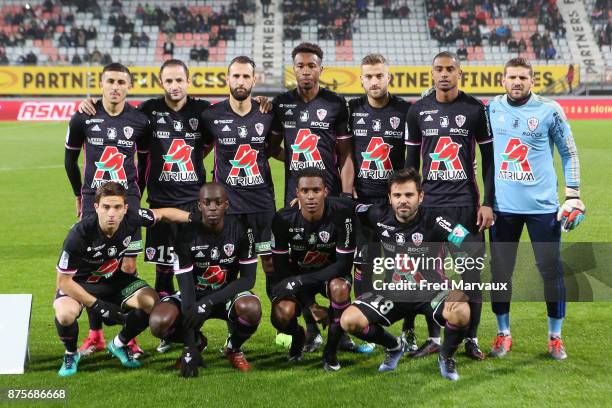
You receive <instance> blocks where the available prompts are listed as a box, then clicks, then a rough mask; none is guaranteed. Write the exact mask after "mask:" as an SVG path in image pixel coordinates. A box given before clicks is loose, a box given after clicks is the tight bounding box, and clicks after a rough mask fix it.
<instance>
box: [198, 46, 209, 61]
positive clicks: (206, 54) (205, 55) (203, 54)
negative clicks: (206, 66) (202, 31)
mask: <svg viewBox="0 0 612 408" xmlns="http://www.w3.org/2000/svg"><path fill="white" fill-rule="evenodd" d="M199 54H200V61H202V62H208V57H209V55H210V53H209V52H208V50H207V49H206V48H204V46H203V45H202V46H201V47H200V51H199Z"/></svg>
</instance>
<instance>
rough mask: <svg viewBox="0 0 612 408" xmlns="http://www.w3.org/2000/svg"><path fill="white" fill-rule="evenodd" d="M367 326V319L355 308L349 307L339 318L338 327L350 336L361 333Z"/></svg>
mask: <svg viewBox="0 0 612 408" xmlns="http://www.w3.org/2000/svg"><path fill="white" fill-rule="evenodd" d="M367 325H368V319H367V318H366V317H365V316H364V314H363V313H362V312H361V310H359V308H357V307H355V306H349V307H348V308H347V309H346V310H345V311H344V313H342V317H340V326H342V329H343V330H344V331H345V332H348V333H351V334H355V333H361V332H362V331H363V330H364V329H365V328H366V327H367Z"/></svg>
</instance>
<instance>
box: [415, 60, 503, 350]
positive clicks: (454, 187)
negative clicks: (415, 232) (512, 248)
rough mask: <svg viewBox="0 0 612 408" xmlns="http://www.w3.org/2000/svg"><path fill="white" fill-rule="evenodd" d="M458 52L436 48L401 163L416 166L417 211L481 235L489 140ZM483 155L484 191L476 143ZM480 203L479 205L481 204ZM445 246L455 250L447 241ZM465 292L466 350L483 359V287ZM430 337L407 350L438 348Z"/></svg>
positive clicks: (489, 213)
mask: <svg viewBox="0 0 612 408" xmlns="http://www.w3.org/2000/svg"><path fill="white" fill-rule="evenodd" d="M461 74H462V72H461V67H460V65H459V60H458V58H457V57H456V56H455V55H454V54H453V53H450V52H441V53H439V54H437V55H436V56H435V57H434V59H433V64H432V78H433V81H434V84H435V90H434V92H432V93H430V94H428V95H426V96H424V97H423V98H422V99H420V100H418V101H416V102H415V103H414V104H413V105H412V106H411V108H410V111H409V113H408V132H409V138H408V142H407V143H408V147H407V154H406V168H410V167H413V168H415V169H420V168H421V158H422V162H423V163H422V165H423V168H422V174H423V191H424V192H425V198H424V201H423V205H422V211H423V213H424V215H425V216H426V217H427V216H428V213H431V214H433V215H435V216H440V215H443V216H447V217H449V218H451V219H453V220H456V221H457V222H460V223H461V224H462V225H464V226H465V227H466V228H467V229H468V230H469V231H470V233H472V234H477V235H479V236H480V237H482V242H483V246H482V250H483V251H484V236H483V231H484V230H485V229H486V228H489V227H490V226H491V224H492V223H493V210H492V205H493V197H494V169H493V145H492V143H491V142H492V140H493V139H492V136H491V132H490V128H489V122H488V118H487V113H486V107H485V106H484V105H483V104H482V103H481V102H480V101H479V100H477V99H476V98H474V97H472V96H469V95H467V94H465V93H464V92H462V91H460V90H459V88H458V82H459V80H460V78H461ZM477 144H478V146H479V148H480V153H481V157H482V165H481V168H482V178H483V184H484V197H483V200H482V203H480V195H479V191H478V186H477V182H476V171H475V162H476V145H477ZM481 204H482V205H481ZM447 249H448V250H449V251H450V252H451V253H452V252H456V250H455V249H453V248H452V247H450V246H447ZM462 279H463V280H464V281H466V282H480V271H478V270H476V269H473V270H471V271H470V272H469V273H465V274H463V276H462ZM467 295H468V296H469V298H470V302H469V304H470V311H471V313H470V316H471V319H472V320H471V323H470V328H469V330H468V334H467V337H466V342H465V351H466V354H467V355H468V356H469V357H470V358H472V359H475V360H482V359H484V354H483V352H482V351H481V350H480V347H479V345H478V339H477V330H478V325H479V324H480V315H481V313H482V293H481V292H480V291H477V290H473V291H469V292H467ZM429 326H430V327H429V329H430V338H429V339H428V340H427V341H426V342H425V343H424V344H423V345H422V346H421V348H419V350H417V351H416V352H414V353H413V354H412V355H413V356H416V357H421V356H425V355H427V354H429V353H433V352H437V351H438V350H439V349H440V346H439V342H440V340H439V334H438V335H436V334H435V333H432V329H435V325H433V326H432V325H431V324H429ZM413 327H414V316H409V317H408V318H407V319H406V321H405V323H404V331H409V330H411V329H413Z"/></svg>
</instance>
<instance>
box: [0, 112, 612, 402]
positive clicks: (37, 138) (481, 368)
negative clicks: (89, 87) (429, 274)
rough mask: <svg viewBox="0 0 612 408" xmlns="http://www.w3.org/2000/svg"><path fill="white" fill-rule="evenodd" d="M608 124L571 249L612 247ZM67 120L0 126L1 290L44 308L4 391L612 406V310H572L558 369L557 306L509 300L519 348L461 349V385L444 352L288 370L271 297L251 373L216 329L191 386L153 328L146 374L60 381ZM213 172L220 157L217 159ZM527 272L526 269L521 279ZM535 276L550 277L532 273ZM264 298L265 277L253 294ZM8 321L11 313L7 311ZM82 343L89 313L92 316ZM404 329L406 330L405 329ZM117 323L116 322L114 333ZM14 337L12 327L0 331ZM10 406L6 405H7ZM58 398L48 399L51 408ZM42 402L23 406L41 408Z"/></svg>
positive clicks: (592, 157) (343, 358)
mask: <svg viewBox="0 0 612 408" xmlns="http://www.w3.org/2000/svg"><path fill="white" fill-rule="evenodd" d="M609 126H610V122H609V121H607V122H606V121H575V122H573V123H572V128H573V130H574V134H575V138H576V143H577V145H578V148H579V151H580V158H581V164H582V165H581V168H582V196H583V198H584V201H585V203H586V205H587V207H588V214H587V218H586V221H585V223H584V224H583V225H582V226H581V227H580V228H579V229H578V230H576V231H574V232H572V233H570V234H564V235H563V239H564V240H569V241H595V242H606V241H609V240H610V235H609V231H610V230H612V221H610V217H609V215H608V214H609V210H606V206H607V205H609V201H608V199H609V198H610V187H609V183H610V180H612V171H611V167H610V158H609V155H610V152H611V149H610V147H609V146H610V142H609V139H608V137H609ZM65 130H66V124H65V123H15V122H9V123H2V124H0V135H1V136H0V141H1V143H2V147H1V151H2V154H1V157H2V161H1V162H0V186H1V189H2V194H1V197H2V198H1V200H0V225H2V233H1V235H0V253H1V254H2V261H3V262H2V267H1V269H0V271H1V272H0V293H32V294H33V295H34V304H33V311H32V322H31V332H30V352H31V361H30V363H29V365H28V367H27V369H26V373H25V374H24V375H10V376H7V375H5V376H0V388H2V389H4V390H6V389H7V388H20V389H65V390H67V393H68V398H67V400H66V401H64V402H62V403H61V405H64V404H66V405H69V406H80V407H88V408H89V407H97V406H105V407H108V406H117V407H136V406H176V407H188V406H194V407H195V406H205V407H211V406H247V405H249V406H265V407H274V406H308V407H318V406H334V407H341V406H355V407H356V406H368V407H371V406H411V407H414V406H462V407H471V406H496V407H501V406H509V407H510V406H512V407H523V406H530V407H542V406H579V405H580V406H592V407H599V406H610V404H611V403H610V401H611V397H612V387H611V386H610V379H609V376H608V375H609V373H610V371H611V368H612V364H611V359H610V357H609V356H608V354H607V352H608V350H610V337H609V333H608V330H609V328H610V324H609V322H610V320H609V318H610V316H611V315H612V304H610V303H603V302H602V303H571V304H569V305H568V307H567V311H568V312H567V314H568V317H567V319H566V324H565V327H564V339H565V343H566V349H567V351H568V354H569V358H568V359H567V360H566V361H564V362H556V361H552V360H550V359H548V358H547V357H546V351H547V348H546V347H547V337H546V335H547V328H546V308H545V306H544V304H543V303H516V304H513V306H512V323H513V325H512V329H513V337H514V341H515V343H514V349H513V351H512V352H511V353H510V355H509V356H508V357H507V358H505V359H503V360H492V359H487V360H485V361H483V362H473V361H470V360H468V359H467V358H466V357H464V356H463V355H462V353H461V351H462V348H461V349H460V353H458V369H459V374H460V376H461V379H460V381H459V382H457V383H450V382H449V381H447V380H444V379H443V378H441V377H440V375H439V372H438V368H437V362H436V359H435V357H429V358H426V359H422V360H418V361H413V360H409V359H407V358H404V359H403V360H402V362H401V364H400V366H399V368H398V369H397V370H396V371H395V372H392V373H386V374H382V375H381V374H380V373H378V372H377V367H378V365H379V363H380V362H381V361H382V358H383V352H382V350H381V348H378V349H377V350H376V351H375V352H374V353H373V354H372V355H370V356H363V355H353V354H347V353H340V355H339V358H340V363H341V364H342V366H343V368H342V370H341V371H340V372H337V373H333V374H329V373H325V372H324V371H323V370H322V364H321V354H320V353H315V354H310V355H307V356H306V357H305V360H304V362H302V363H301V364H297V365H290V364H289V363H287V362H286V361H285V360H286V350H285V349H283V348H281V347H279V346H277V345H275V344H274V335H275V331H274V329H273V328H272V325H271V324H270V320H269V316H270V304H269V302H268V300H267V299H266V298H265V296H262V301H263V307H264V316H263V319H262V324H261V325H260V327H259V329H258V331H257V333H255V335H254V336H253V337H252V338H251V339H250V340H249V341H248V342H247V343H246V344H245V347H244V349H245V352H246V355H247V357H248V359H249V361H250V363H251V365H252V371H251V372H249V373H246V374H241V373H238V372H235V371H234V370H233V369H232V368H231V367H230V366H229V363H228V362H227V361H226V360H224V359H223V358H222V356H221V355H220V353H219V348H220V347H221V346H222V344H223V341H224V339H225V334H226V329H225V323H223V322H219V321H211V322H208V323H206V326H205V332H206V334H207V336H208V338H209V349H208V351H207V352H205V354H204V359H205V360H206V361H207V363H208V368H206V369H203V370H201V372H200V377H199V378H197V379H190V380H184V379H182V378H179V377H178V373H177V371H175V370H174V369H172V366H173V363H174V360H175V359H176V358H177V356H178V355H179V353H180V351H179V350H180V349H179V348H178V347H177V348H175V349H173V350H172V351H170V352H168V353H166V354H163V355H162V354H158V353H157V352H156V351H155V346H156V345H157V344H158V341H157V340H156V339H155V338H153V337H152V336H151V334H150V333H149V332H148V331H147V332H145V333H143V334H142V335H140V336H139V338H138V340H139V342H140V344H141V346H142V347H143V348H144V349H145V352H146V354H145V356H143V357H142V361H143V362H144V367H143V368H141V369H139V370H134V371H130V370H128V369H124V368H123V367H121V366H120V363H119V361H118V360H116V359H111V358H110V356H109V355H108V354H105V353H98V354H96V355H93V356H90V357H85V358H83V359H82V360H81V363H80V364H79V373H78V374H77V375H76V376H74V377H71V378H63V379H62V378H59V377H58V376H57V374H56V372H57V370H58V368H59V366H60V365H61V356H62V353H63V347H62V344H61V343H60V341H59V339H58V338H57V335H56V332H55V327H54V324H53V308H52V306H51V303H52V300H53V296H54V288H55V275H56V272H55V263H56V262H57V258H58V255H59V252H60V249H61V244H62V241H63V239H64V237H65V235H66V233H67V231H68V229H69V227H70V226H71V225H72V223H74V222H75V221H76V218H75V209H74V198H73V196H72V192H71V190H70V187H69V183H68V180H67V178H66V175H65V173H64V168H63V154H64V153H63V152H64V148H63V142H64V135H65ZM207 164H208V167H207V168H208V169H209V170H210V168H211V167H210V158H209V159H208V160H207ZM273 172H274V176H275V182H276V186H277V189H276V196H277V199H278V200H277V203H279V204H280V202H281V201H280V197H281V195H282V193H283V188H284V183H283V177H284V176H283V171H282V167H281V165H280V163H279V162H274V163H273ZM139 271H140V274H141V275H142V276H143V277H144V278H145V279H146V280H147V281H149V282H150V283H153V280H154V268H153V266H152V265H148V264H144V263H143V262H142V257H139ZM517 273H520V271H517ZM534 278H537V279H539V277H537V276H535V277H534ZM255 290H256V292H257V293H259V294H264V293H265V291H264V280H263V276H262V273H261V271H259V272H258V281H257V285H256V288H255ZM0 313H10V311H6V310H2V311H0ZM80 327H81V339H80V340H79V342H80V341H81V340H82V338H83V336H85V335H86V332H87V319H86V318H85V319H81V322H80ZM392 330H393V331H395V332H399V330H400V328H399V327H398V326H397V325H396V326H394V327H393V328H392ZM116 331H117V329H116V328H106V329H105V332H106V337H107V339H110V338H111V335H114V334H115V333H116ZM0 335H2V336H6V335H10V333H6V332H1V333H0ZM417 335H418V336H419V339H420V340H419V342H420V341H421V340H423V339H424V338H425V337H426V327H425V324H424V319H423V318H422V317H419V318H418V319H417ZM494 335H495V322H494V317H493V314H492V313H491V310H490V305H489V304H485V305H484V307H483V316H482V325H481V328H480V342H481V345H482V346H483V349H484V350H486V351H488V350H489V345H490V341H491V339H492V337H493V336H494ZM6 403H7V402H6V401H2V398H0V404H6ZM11 404H17V403H15V402H12V403H8V405H11ZM56 404H57V403H51V402H45V403H41V405H43V406H52V405H56ZM30 405H33V403H31V402H25V403H23V405H13V406H30Z"/></svg>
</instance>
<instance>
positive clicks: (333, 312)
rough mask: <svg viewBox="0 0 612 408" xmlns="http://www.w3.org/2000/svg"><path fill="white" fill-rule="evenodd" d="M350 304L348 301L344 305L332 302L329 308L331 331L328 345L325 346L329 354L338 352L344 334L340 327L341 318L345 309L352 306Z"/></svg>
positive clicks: (328, 333)
mask: <svg viewBox="0 0 612 408" xmlns="http://www.w3.org/2000/svg"><path fill="white" fill-rule="evenodd" d="M350 304H351V303H350V302H349V301H346V302H343V303H336V302H331V305H330V307H329V316H330V322H329V329H328V332H327V343H326V344H325V351H326V352H327V353H331V354H335V353H336V352H337V351H338V344H339V343H340V339H341V338H342V335H343V334H344V330H342V326H340V316H342V312H344V309H346V308H347V307H349V306H350Z"/></svg>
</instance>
